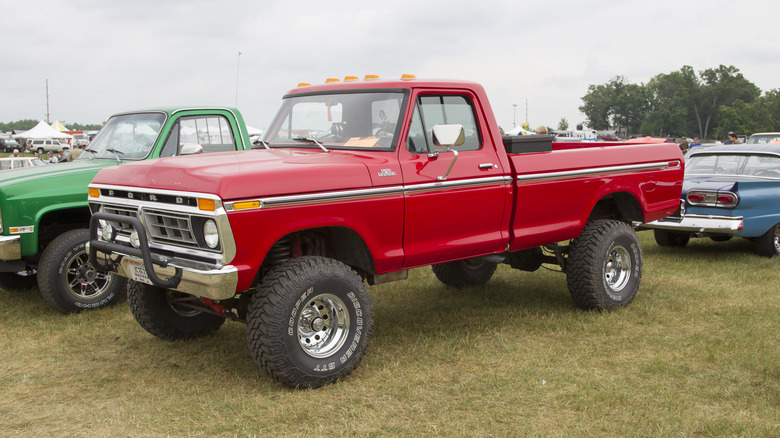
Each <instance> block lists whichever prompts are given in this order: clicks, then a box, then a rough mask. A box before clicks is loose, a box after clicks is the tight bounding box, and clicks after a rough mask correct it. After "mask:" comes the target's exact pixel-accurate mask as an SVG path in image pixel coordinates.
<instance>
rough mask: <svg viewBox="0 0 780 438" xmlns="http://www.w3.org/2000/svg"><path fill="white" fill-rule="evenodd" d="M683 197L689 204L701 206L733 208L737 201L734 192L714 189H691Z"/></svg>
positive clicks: (737, 198)
mask: <svg viewBox="0 0 780 438" xmlns="http://www.w3.org/2000/svg"><path fill="white" fill-rule="evenodd" d="M685 198H686V199H687V200H688V202H689V203H690V204H691V205H696V206H701V207H721V208H733V207H736V206H737V204H738V203H739V197H738V196H737V195H736V194H735V193H732V192H718V191H714V190H695V191H694V190H692V191H690V192H688V194H687V195H686V196H685Z"/></svg>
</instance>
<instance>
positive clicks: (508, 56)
mask: <svg viewBox="0 0 780 438" xmlns="http://www.w3.org/2000/svg"><path fill="white" fill-rule="evenodd" d="M0 16H2V17H3V26H0V121H1V122H11V121H16V120H22V119H35V120H46V119H47V113H48V119H49V120H50V121H51V122H54V121H55V120H60V121H61V122H63V123H64V124H65V125H67V124H68V123H82V124H86V123H102V122H104V121H105V120H107V119H108V117H109V116H110V115H111V114H113V113H117V112H121V111H127V110H133V109H140V108H150V107H159V106H178V105H223V106H235V107H237V108H238V109H239V110H240V111H241V112H242V114H243V115H244V118H245V119H246V122H247V124H248V125H250V126H253V127H255V128H260V129H263V128H265V127H266V126H267V124H268V123H269V122H270V120H271V118H272V117H273V116H274V114H275V112H276V108H277V107H278V105H279V102H280V99H281V98H282V96H283V95H284V94H285V93H286V92H287V91H288V90H290V89H292V88H294V87H296V86H297V84H298V83H299V82H308V83H312V84H316V83H323V82H324V81H325V79H326V78H331V77H333V78H343V77H344V76H347V75H354V76H359V77H363V76H364V75H366V74H376V75H379V76H380V77H382V78H398V77H400V76H401V75H402V74H405V73H406V74H414V75H415V76H416V77H418V78H425V79H437V78H442V79H464V80H469V81H475V82H478V83H481V84H482V85H483V86H484V87H485V90H486V91H487V94H488V97H489V99H490V102H491V105H492V107H493V111H494V113H495V115H496V118H497V119H498V123H499V125H501V126H502V127H503V128H504V129H507V130H508V129H511V128H512V127H513V126H515V125H520V124H522V123H526V122H527V123H528V124H529V126H531V127H535V126H538V125H545V126H550V127H553V128H555V127H557V126H558V124H559V122H560V121H561V119H562V118H565V119H566V120H567V121H568V123H569V126H570V127H571V128H574V126H576V124H578V123H583V122H585V120H586V118H585V115H584V114H582V113H581V112H580V111H579V110H578V107H579V106H581V105H582V100H581V99H582V97H583V96H585V95H586V94H587V92H588V86H589V85H599V84H604V83H606V82H608V81H610V80H611V79H613V78H615V77H616V76H618V75H620V76H623V77H625V79H626V81H627V82H630V83H637V84H640V83H647V82H648V81H649V80H650V79H651V78H652V77H654V76H656V75H658V74H661V73H670V72H672V71H677V70H679V69H680V68H682V67H683V66H684V65H690V66H692V67H693V68H694V69H695V70H697V71H700V70H704V69H707V68H715V67H718V66H719V65H721V64H723V65H733V66H735V67H737V68H738V69H739V70H740V71H741V72H742V73H743V74H744V76H745V78H747V79H748V80H749V81H751V82H753V83H754V84H755V85H757V86H758V87H759V88H760V89H761V90H762V91H769V90H772V89H776V88H780V33H778V30H777V26H776V25H775V24H773V20H776V18H777V17H778V16H780V2H776V1H769V0H763V1H759V0H742V1H740V2H736V1H733V0H731V1H722V0H710V1H703V0H699V1H689V0H654V1H646V0H645V1H634V0H590V1H587V0H586V1H581V0H544V1H541V0H525V1H524V0H513V1H512V0H508V1H504V0H480V1H464V0H446V1H445V0H431V1H429V0H394V1H384V2H371V1H354V0H339V1H333V2H327V1H312V0H294V1H278V2H269V1H256V0H255V1H250V0H235V1H234V0H222V1H219V2H216V1H205V0H188V1H178V0H162V1H160V0H157V1H151V0H134V1H121V2H119V1H104V0H38V1H36V2H32V3H30V2H19V1H14V0H0ZM239 53H240V54H239ZM47 83H48V92H47Z"/></svg>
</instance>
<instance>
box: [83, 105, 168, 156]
mask: <svg viewBox="0 0 780 438" xmlns="http://www.w3.org/2000/svg"><path fill="white" fill-rule="evenodd" d="M164 122H165V114H163V113H144V114H125V115H121V116H115V117H112V118H110V119H109V120H108V122H107V123H106V125H105V126H103V128H101V129H100V131H99V132H98V133H97V135H96V136H95V138H94V139H93V140H92V142H91V143H90V144H89V147H88V148H87V149H86V152H87V153H84V154H81V156H79V157H78V159H80V160H84V159H87V160H88V159H90V158H112V159H119V160H138V159H142V158H145V157H146V156H147V155H148V154H149V151H150V150H151V149H152V146H153V145H154V142H155V140H157V135H158V134H159V133H160V129H161V128H162V125H163V123H164Z"/></svg>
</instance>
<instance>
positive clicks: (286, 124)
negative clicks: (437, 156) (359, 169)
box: [263, 91, 406, 150]
mask: <svg viewBox="0 0 780 438" xmlns="http://www.w3.org/2000/svg"><path fill="white" fill-rule="evenodd" d="M405 96H406V95H405V93H404V92H403V91H398V92H360V93H342V94H318V95H302V96H292V97H287V98H286V99H285V100H284V101H283V102H282V107H281V109H280V110H279V113H278V114H277V115H276V118H275V119H274V122H273V123H272V124H271V127H270V128H269V129H268V130H267V131H266V132H265V135H264V137H263V141H265V142H266V143H267V144H268V145H269V146H270V147H276V146H283V147H284V146H287V147H289V146H296V147H300V146H301V145H302V144H306V143H309V144H311V145H312V147H318V146H319V147H322V146H324V147H327V148H329V149H330V148H336V149H366V148H372V149H385V150H391V149H393V148H394V147H395V145H396V140H397V136H398V132H399V131H400V126H401V123H400V122H401V117H402V115H403V114H402V108H403V107H404V98H405ZM320 145H322V146H320Z"/></svg>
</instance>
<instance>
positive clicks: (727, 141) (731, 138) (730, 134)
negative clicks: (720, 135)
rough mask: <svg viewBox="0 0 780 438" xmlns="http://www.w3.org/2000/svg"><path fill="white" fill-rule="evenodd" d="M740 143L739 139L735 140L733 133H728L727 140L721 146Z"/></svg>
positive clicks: (735, 135) (735, 136)
mask: <svg viewBox="0 0 780 438" xmlns="http://www.w3.org/2000/svg"><path fill="white" fill-rule="evenodd" d="M740 143H742V142H741V141H739V139H738V138H737V134H734V132H733V131H732V132H729V139H728V140H726V141H724V142H723V144H740Z"/></svg>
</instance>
